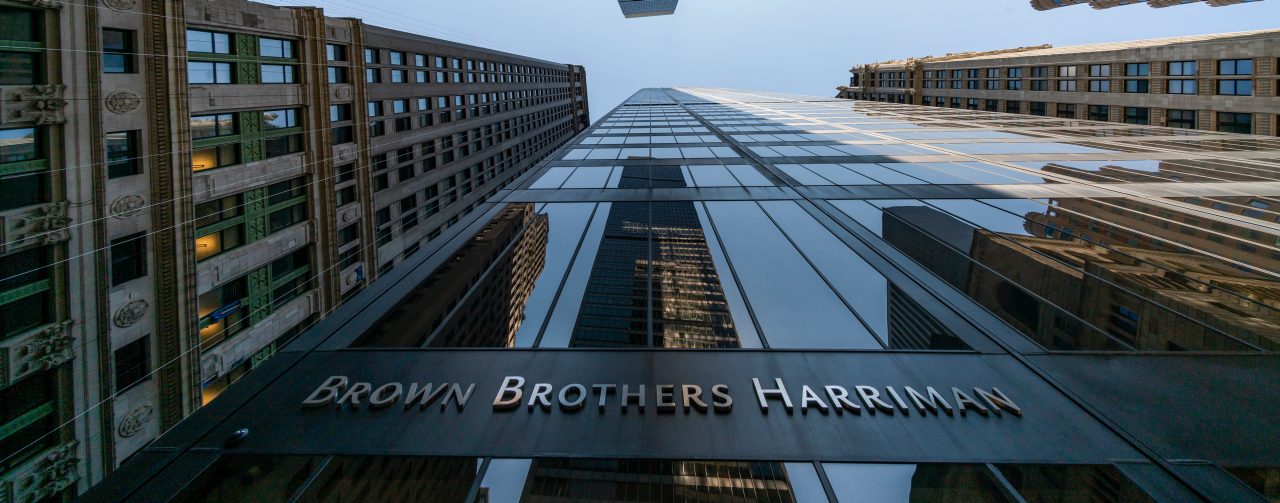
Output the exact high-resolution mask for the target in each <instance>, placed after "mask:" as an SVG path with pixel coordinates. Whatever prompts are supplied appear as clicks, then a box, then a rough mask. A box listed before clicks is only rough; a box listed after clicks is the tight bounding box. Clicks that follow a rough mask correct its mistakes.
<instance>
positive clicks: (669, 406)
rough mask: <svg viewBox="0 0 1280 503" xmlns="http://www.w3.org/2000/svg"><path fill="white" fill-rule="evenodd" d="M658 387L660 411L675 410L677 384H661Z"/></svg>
mask: <svg viewBox="0 0 1280 503" xmlns="http://www.w3.org/2000/svg"><path fill="white" fill-rule="evenodd" d="M656 388H658V400H657V401H658V412H675V411H676V399H675V394H676V386H675V385H674V384H659V385H657V386H656Z"/></svg>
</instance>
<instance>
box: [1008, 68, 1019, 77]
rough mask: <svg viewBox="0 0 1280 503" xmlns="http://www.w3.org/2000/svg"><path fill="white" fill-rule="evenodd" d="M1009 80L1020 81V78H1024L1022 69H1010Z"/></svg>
mask: <svg viewBox="0 0 1280 503" xmlns="http://www.w3.org/2000/svg"><path fill="white" fill-rule="evenodd" d="M1009 78H1011V79H1020V78H1022V68H1010V69H1009Z"/></svg>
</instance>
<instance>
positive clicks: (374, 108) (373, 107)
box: [368, 101, 382, 117]
mask: <svg viewBox="0 0 1280 503" xmlns="http://www.w3.org/2000/svg"><path fill="white" fill-rule="evenodd" d="M368 110H369V117H377V116H379V115H382V102H381V101H370V102H369V106H368Z"/></svg>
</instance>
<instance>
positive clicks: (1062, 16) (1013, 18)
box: [269, 0, 1280, 120]
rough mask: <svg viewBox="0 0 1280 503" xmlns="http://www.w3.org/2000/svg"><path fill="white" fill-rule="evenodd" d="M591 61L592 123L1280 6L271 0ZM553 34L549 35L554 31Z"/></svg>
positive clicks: (815, 89)
mask: <svg viewBox="0 0 1280 503" xmlns="http://www.w3.org/2000/svg"><path fill="white" fill-rule="evenodd" d="M269 1H270V3H275V4H278V5H301V4H313V5H319V6H321V7H324V8H325V9H326V11H327V13H328V14H329V15H331V16H352V17H361V18H363V19H365V21H366V22H368V23H370V24H376V25H381V26H386V27H388V28H395V29H400V30H405V31H413V32H416V33H421V34H424V35H428V36H434V37H439V38H444V39H449V40H454V41H458V42H464V43H469V44H473V45H480V46H484V47H489V48H494V49H500V50H506V51H509V52H515V53H518V54H523V55H528V56H533V57H537V58H542V59H547V60H551V61H557V62H563V63H576V64H581V65H585V66H586V67H587V83H588V87H589V93H590V94H589V97H590V100H591V115H592V117H593V120H594V119H595V118H598V117H600V116H602V115H603V114H605V113H607V112H608V111H609V110H610V109H612V108H613V107H614V106H616V105H617V104H618V103H619V102H621V101H622V100H623V99H626V97H628V96H630V95H631V94H632V93H633V92H635V90H636V89H638V88H641V87H674V86H714V87H734V88H740V89H756V90H767V91H785V92H795V93H804V94H815V95H821V96H832V95H834V94H835V86H837V85H840V84H842V83H845V82H847V81H848V77H849V73H848V70H849V68H850V67H851V66H852V65H854V64H856V63H865V62H870V61H878V60H884V59H892V58H898V57H905V56H921V55H929V54H934V55H941V54H944V53H947V52H957V51H964V50H986V49H1000V48H1007V47H1017V46H1022V45H1038V44H1043V43H1050V44H1054V45H1055V46H1064V45H1075V44H1084V43H1095V42H1113V41H1122V40H1135V39H1142V38H1155V37H1170V36H1178V35H1194V34H1204V33H1219V32H1227V31H1243V30H1254V29H1264V28H1276V27H1277V26H1278V25H1280V23H1277V21H1278V20H1280V0H1266V1H1263V2H1256V3H1252V4H1242V5H1236V6H1230V7H1217V8H1214V7H1209V6H1206V5H1203V4H1194V5H1185V6H1178V7H1169V8H1164V9H1152V8H1149V7H1147V6H1146V5H1142V4H1138V5H1130V6H1124V7H1116V8H1113V9H1108V10H1101V11H1096V10H1093V9H1090V8H1089V7H1088V6H1084V5H1080V6H1074V7H1067V8H1062V9H1057V10H1055V11H1049V12H1039V11H1036V10H1034V9H1032V8H1031V6H1030V5H1029V4H1028V3H1027V1H1026V0H680V7H679V9H678V10H677V11H676V14H675V15H674V16H662V17H653V18H641V19H625V18H623V17H622V14H621V12H620V11H619V9H618V5H617V2H616V1H614V0H462V1H454V0H449V1H446V0H269ZM547 27H550V29H547Z"/></svg>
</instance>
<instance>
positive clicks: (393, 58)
mask: <svg viewBox="0 0 1280 503" xmlns="http://www.w3.org/2000/svg"><path fill="white" fill-rule="evenodd" d="M387 57H388V59H389V61H390V62H391V64H393V65H403V64H404V53H403V52H400V51H387Z"/></svg>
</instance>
